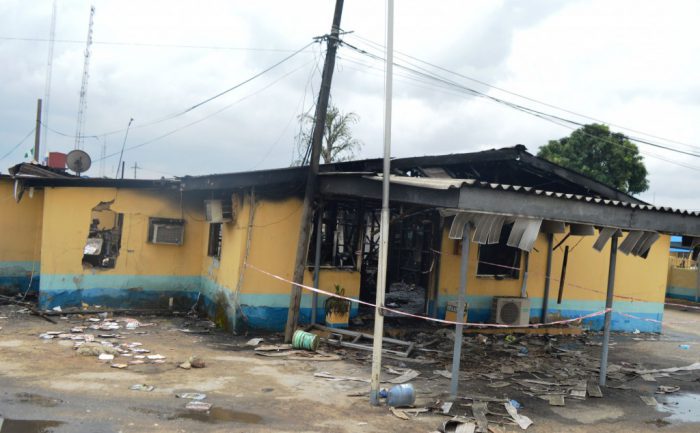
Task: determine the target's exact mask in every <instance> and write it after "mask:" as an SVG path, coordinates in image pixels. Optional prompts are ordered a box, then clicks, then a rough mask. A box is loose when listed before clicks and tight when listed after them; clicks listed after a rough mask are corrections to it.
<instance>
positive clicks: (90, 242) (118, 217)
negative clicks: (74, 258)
mask: <svg viewBox="0 0 700 433" xmlns="http://www.w3.org/2000/svg"><path fill="white" fill-rule="evenodd" d="M111 204H112V202H101V203H100V204H98V205H97V206H95V207H94V208H93V209H92V212H91V213H90V228H89V231H88V238H87V242H86V243H85V247H84V248H83V260H82V263H83V266H85V267H92V268H103V269H111V268H114V267H115V266H116V264H117V257H118V256H119V249H120V248H121V239H122V227H123V225H124V214H122V213H117V212H114V211H113V210H111V209H110V208H109V207H110V205H111Z"/></svg>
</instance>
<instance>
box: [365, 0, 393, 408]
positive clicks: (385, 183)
mask: <svg viewBox="0 0 700 433" xmlns="http://www.w3.org/2000/svg"><path fill="white" fill-rule="evenodd" d="M393 71H394V0H387V2H386V70H385V82H384V171H383V178H382V213H381V221H380V226H379V263H378V266H377V268H378V269H377V298H376V301H375V303H376V306H375V307H374V340H373V344H372V376H371V383H370V393H369V401H370V403H371V404H372V405H374V406H377V405H379V380H380V375H381V370H382V340H383V338H384V312H383V311H382V309H381V308H382V307H384V292H385V291H386V265H387V253H388V251H387V250H388V248H389V173H390V171H391V94H392V86H393V82H392V78H393V77H392V75H393Z"/></svg>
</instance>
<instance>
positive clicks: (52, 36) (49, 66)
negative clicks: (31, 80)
mask: <svg viewBox="0 0 700 433" xmlns="http://www.w3.org/2000/svg"><path fill="white" fill-rule="evenodd" d="M56 1H57V0H53V11H52V12H51V29H50V30H49V54H48V56H47V59H46V83H45V84H44V115H43V116H42V117H43V121H42V124H43V125H44V150H45V151H46V150H49V137H48V131H47V126H48V124H49V102H50V99H51V98H50V97H51V72H52V71H53V46H54V42H55V40H56ZM38 126H39V125H37V127H38ZM35 153H37V154H36V155H34V159H35V160H37V161H38V162H39V163H41V155H40V154H39V153H40V152H39V149H38V146H37V152H35Z"/></svg>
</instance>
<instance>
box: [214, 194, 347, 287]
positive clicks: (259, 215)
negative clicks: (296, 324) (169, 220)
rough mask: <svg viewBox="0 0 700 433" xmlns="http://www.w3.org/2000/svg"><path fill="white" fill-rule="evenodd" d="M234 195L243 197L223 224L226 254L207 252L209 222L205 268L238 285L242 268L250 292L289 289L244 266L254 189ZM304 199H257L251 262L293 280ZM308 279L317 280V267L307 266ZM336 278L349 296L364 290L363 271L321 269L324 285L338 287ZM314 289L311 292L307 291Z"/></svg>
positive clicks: (225, 283) (227, 284) (308, 282)
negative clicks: (218, 255)
mask: <svg viewBox="0 0 700 433" xmlns="http://www.w3.org/2000/svg"><path fill="white" fill-rule="evenodd" d="M233 201H235V202H238V203H242V204H241V205H240V207H239V208H238V209H237V211H236V213H237V216H236V218H235V221H233V222H230V223H224V224H223V225H222V231H223V236H222V248H221V259H220V260H218V261H217V260H215V259H214V258H213V257H208V256H207V246H208V235H209V227H208V223H206V225H205V227H204V230H203V233H204V235H203V241H202V247H201V249H202V252H201V254H202V257H203V259H202V274H203V275H204V276H206V277H207V278H209V279H211V280H212V281H213V282H215V283H216V284H217V285H220V286H224V287H226V288H227V289H229V290H232V291H235V289H236V287H237V286H238V281H239V278H240V273H241V272H243V273H244V275H243V281H242V286H241V291H240V292H241V293H242V294H248V295H254V294H257V295H288V294H289V293H290V284H288V283H284V282H281V281H279V280H276V279H274V278H271V277H269V276H267V275H265V274H263V273H261V272H258V271H257V270H255V269H252V268H247V269H244V268H243V261H244V256H245V251H246V243H247V236H248V225H249V221H250V201H251V199H250V195H249V194H248V193H246V194H242V195H238V194H234V195H233ZM300 218H301V200H300V199H297V198H291V199H287V200H279V201H277V200H269V199H266V198H264V197H258V198H256V199H255V210H254V214H253V227H252V232H251V239H250V251H249V255H248V263H249V264H251V265H254V266H256V267H258V268H260V269H263V270H265V271H267V272H270V273H273V274H275V275H279V276H281V277H283V278H286V279H289V280H291V279H292V277H293V271H294V260H295V254H296V246H297V240H298V239H299V222H300ZM304 284H306V285H309V286H312V285H313V273H312V272H310V271H308V270H307V271H306V272H305V274H304ZM336 284H340V285H341V286H342V287H344V288H345V293H346V295H348V296H359V293H360V272H359V271H358V270H354V271H348V270H339V269H328V268H325V269H322V270H321V274H320V276H319V286H320V288H321V289H322V290H327V291H330V292H333V291H334V287H335V285H336ZM304 293H309V292H306V291H305V292H304Z"/></svg>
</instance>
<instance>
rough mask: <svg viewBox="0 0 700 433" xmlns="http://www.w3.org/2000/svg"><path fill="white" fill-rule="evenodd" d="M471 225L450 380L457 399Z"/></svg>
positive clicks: (468, 226) (465, 244) (464, 245)
mask: <svg viewBox="0 0 700 433" xmlns="http://www.w3.org/2000/svg"><path fill="white" fill-rule="evenodd" d="M470 231H471V223H467V224H466V225H465V226H464V234H463V235H462V267H461V269H460V276H459V296H458V297H457V322H459V324H458V325H455V344H454V349H453V350H452V378H451V379H450V397H452V398H457V387H458V386H459V364H460V362H461V361H462V330H463V329H464V325H462V322H464V304H465V299H464V298H465V296H466V295H467V276H468V274H469V233H470Z"/></svg>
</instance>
